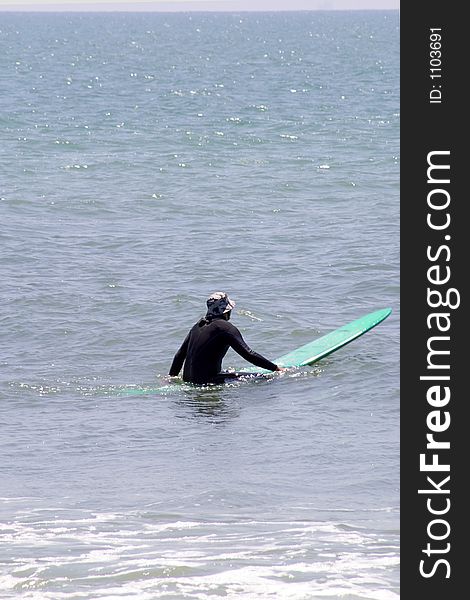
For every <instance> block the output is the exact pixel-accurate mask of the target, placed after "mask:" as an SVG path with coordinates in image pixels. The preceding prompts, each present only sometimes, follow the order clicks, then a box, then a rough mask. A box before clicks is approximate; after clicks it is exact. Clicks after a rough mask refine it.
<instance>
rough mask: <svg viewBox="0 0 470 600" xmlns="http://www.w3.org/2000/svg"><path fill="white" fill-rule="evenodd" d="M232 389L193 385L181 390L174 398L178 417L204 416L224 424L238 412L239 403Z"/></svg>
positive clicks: (221, 386) (220, 386)
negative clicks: (190, 387)
mask: <svg viewBox="0 0 470 600" xmlns="http://www.w3.org/2000/svg"><path fill="white" fill-rule="evenodd" d="M234 392H235V390H234V389H227V386H223V385H217V386H211V387H193V388H192V389H186V390H182V391H181V394H178V397H177V398H175V405H176V406H177V407H178V408H179V409H183V410H182V411H179V414H178V415H177V416H178V417H179V418H183V419H185V418H186V419H187V418H190V419H192V418H194V417H204V418H207V419H209V420H210V421H211V422H213V423H216V424H219V425H220V424H224V423H226V422H227V421H229V420H231V419H233V418H236V417H238V416H239V414H240V405H239V403H238V401H237V394H236V393H234Z"/></svg>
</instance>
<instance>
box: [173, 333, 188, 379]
mask: <svg viewBox="0 0 470 600" xmlns="http://www.w3.org/2000/svg"><path fill="white" fill-rule="evenodd" d="M188 343H189V333H188V335H187V336H186V338H185V340H184V342H183V343H182V344H181V347H180V349H179V350H178V352H177V353H176V354H175V358H174V359H173V362H172V363H171V367H170V372H169V373H168V374H169V375H170V376H171V377H176V375H178V373H179V372H180V371H181V367H182V366H183V363H184V359H185V358H186V353H187V351H188Z"/></svg>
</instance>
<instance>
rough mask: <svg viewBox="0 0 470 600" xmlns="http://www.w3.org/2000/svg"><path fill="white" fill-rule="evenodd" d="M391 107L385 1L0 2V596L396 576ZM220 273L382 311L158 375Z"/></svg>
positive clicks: (264, 332)
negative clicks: (311, 7) (376, 317)
mask: <svg viewBox="0 0 470 600" xmlns="http://www.w3.org/2000/svg"><path fill="white" fill-rule="evenodd" d="M399 118H400V115H399V14H398V12H394V11H391V12H381V11H371V12H298V13H296V12H292V13H240V14H235V13H233V14H232V13H180V14H164V13H153V14H152V13H149V14H124V13H109V14H85V13H83V14H79V13H75V14H40V13H36V14H34V13H24V14H20V13H0V211H1V212H0V214H1V218H0V249H1V253H0V302H1V308H0V339H1V354H0V597H1V598H2V600H3V599H10V598H24V599H28V600H29V599H30V600H43V599H44V600H92V599H93V600H111V599H113V600H120V599H129V600H130V599H136V600H154V599H155V600H156V599H162V600H170V599H171V600H173V599H178V600H183V599H192V600H210V599H213V598H218V597H221V598H227V599H228V600H232V599H233V600H268V599H281V600H283V599H286V600H332V599H333V600H334V599H338V600H339V599H341V600H397V599H398V598H399V366H398V365H399V314H400V311H399V258H398V257H399V181H398V180H399ZM219 290H222V291H227V292H228V293H229V294H230V296H231V297H232V298H233V299H234V300H235V302H236V303H237V305H236V308H235V310H234V311H233V312H234V314H233V317H232V320H233V323H234V324H235V325H237V326H238V327H239V328H240V330H241V332H242V334H243V336H244V337H245V339H246V341H247V342H248V344H249V345H250V346H251V347H252V348H254V349H255V350H257V351H258V352H261V353H262V354H263V355H265V356H267V357H268V358H270V359H275V358H276V356H279V355H281V354H284V353H286V352H288V351H289V350H292V349H294V348H296V347H297V346H300V345H302V344H305V343H307V342H309V341H311V340H312V339H315V338H317V337H319V336H321V335H324V334H326V333H328V332H330V331H332V330H333V329H336V328H337V327H340V326H341V325H343V324H345V323H347V322H349V321H352V320H353V319H356V318H358V317H361V316H362V315H364V314H366V313H368V312H372V311H375V310H378V309H380V308H385V307H391V308H392V309H393V312H392V314H391V316H390V317H389V318H388V319H387V320H385V321H384V322H383V323H382V324H380V325H379V326H378V327H376V328H375V329H373V330H372V331H370V332H369V333H367V334H366V335H365V336H363V337H361V338H360V339H358V340H357V341H355V342H353V343H352V344H350V345H348V346H346V347H344V348H342V349H341V350H339V351H338V352H336V353H334V354H332V355H330V356H329V357H327V358H325V359H323V360H322V361H320V362H319V363H317V365H314V366H313V367H308V368H304V369H301V370H299V371H296V372H289V373H285V374H281V375H277V376H274V377H273V378H271V379H270V380H267V381H257V382H252V383H246V382H245V383H237V384H233V385H230V386H226V387H222V386H219V387H209V388H197V387H191V386H177V385H176V386H173V387H167V388H166V389H165V390H164V391H163V392H162V391H158V389H157V388H160V387H161V386H164V385H165V384H167V383H168V381H167V379H166V374H167V373H168V369H169V365H170V363H171V360H172V357H173V355H174V353H175V352H176V350H177V349H178V347H179V345H180V343H181V342H182V340H183V338H184V336H185V335H186V333H187V331H188V329H189V328H190V327H191V326H192V324H193V323H194V322H195V321H196V320H197V319H198V318H199V317H200V316H202V315H203V314H204V309H205V300H206V298H207V296H208V295H209V294H210V293H212V292H214V291H219ZM243 364H244V363H243V360H242V359H241V358H240V357H239V356H238V355H237V354H235V353H234V352H233V351H232V350H230V351H229V353H228V354H227V356H226V358H225V361H224V367H227V368H228V367H235V368H236V367H241V366H243ZM245 364H246V363H245Z"/></svg>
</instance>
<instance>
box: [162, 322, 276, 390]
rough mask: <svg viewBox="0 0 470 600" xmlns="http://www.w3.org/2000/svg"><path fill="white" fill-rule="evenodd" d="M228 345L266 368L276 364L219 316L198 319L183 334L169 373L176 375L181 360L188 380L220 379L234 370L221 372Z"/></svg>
mask: <svg viewBox="0 0 470 600" xmlns="http://www.w3.org/2000/svg"><path fill="white" fill-rule="evenodd" d="M229 347H231V348H233V349H234V350H235V352H238V354H239V355H240V356H242V357H243V358H244V359H245V360H247V361H248V362H250V363H252V364H253V365H256V366H257V367H261V368H262V369H268V370H269V371H275V370H276V369H277V366H276V365H275V364H274V363H272V362H271V361H269V360H268V359H267V358H264V357H263V356H261V354H258V353H257V352H254V351H253V350H252V349H251V348H250V347H249V346H248V345H247V344H246V342H245V340H244V339H243V337H242V334H241V333H240V332H239V331H238V329H237V328H236V327H235V326H234V325H232V324H231V323H229V322H228V321H226V320H225V319H222V318H215V319H212V320H211V321H207V320H206V319H201V320H200V321H199V322H198V323H196V324H195V325H194V326H193V327H192V328H191V330H190V332H189V333H188V335H187V336H186V339H185V340H184V342H183V343H182V345H181V348H180V349H179V350H178V352H177V353H176V355H175V358H174V359H173V363H172V365H171V368H170V375H172V376H176V375H178V373H179V372H180V370H181V367H182V366H183V362H184V369H183V379H184V381H188V382H191V383H199V384H205V383H223V382H224V381H225V380H226V379H229V378H231V377H233V376H234V375H235V376H236V374H231V373H223V372H221V370H222V359H223V357H224V356H225V355H226V353H227V350H228V349H229Z"/></svg>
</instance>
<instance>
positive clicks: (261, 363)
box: [227, 326, 277, 371]
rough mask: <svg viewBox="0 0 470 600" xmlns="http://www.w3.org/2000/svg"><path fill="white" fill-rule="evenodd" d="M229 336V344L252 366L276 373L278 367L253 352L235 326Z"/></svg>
mask: <svg viewBox="0 0 470 600" xmlns="http://www.w3.org/2000/svg"><path fill="white" fill-rule="evenodd" d="M227 334H228V342H229V344H230V346H231V347H232V348H233V349H234V350H235V352H237V353H238V354H239V355H240V356H241V357H242V358H244V359H245V360H247V361H248V362H250V363H251V364H252V365H255V366H257V367H260V368H261V369H268V370H269V371H276V370H277V365H275V364H274V363H272V362H271V361H270V360H268V359H267V358H264V356H261V354H258V352H255V351H254V350H252V349H251V348H250V347H249V346H248V344H247V343H246V342H245V340H244V339H243V337H242V334H241V333H240V332H239V331H238V329H237V328H236V327H235V326H232V327H231V328H230V332H227Z"/></svg>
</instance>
